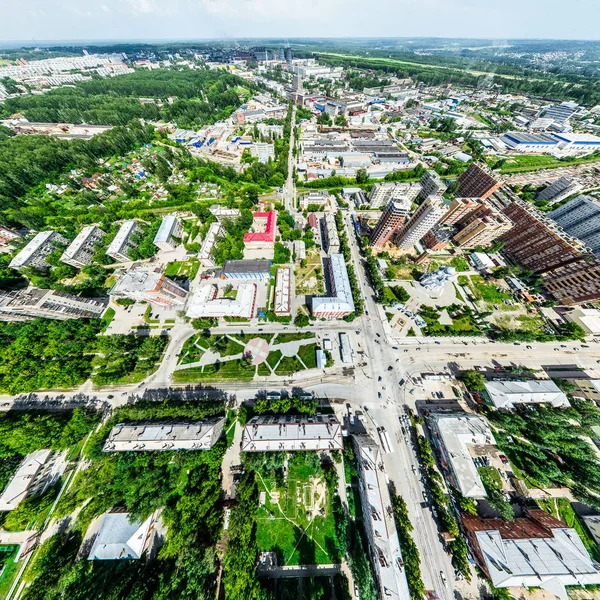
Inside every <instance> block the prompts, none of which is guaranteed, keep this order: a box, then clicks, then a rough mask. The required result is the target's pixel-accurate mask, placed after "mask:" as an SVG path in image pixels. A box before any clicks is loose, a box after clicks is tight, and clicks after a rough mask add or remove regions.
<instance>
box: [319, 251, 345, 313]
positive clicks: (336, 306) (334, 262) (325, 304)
mask: <svg viewBox="0 0 600 600" xmlns="http://www.w3.org/2000/svg"><path fill="white" fill-rule="evenodd" d="M323 263H324V265H323V266H324V267H325V271H326V273H327V275H328V284H329V286H328V289H329V292H330V295H329V296H315V297H313V298H312V306H311V311H312V314H313V315H314V316H315V317H316V318H325V319H337V318H341V317H345V316H346V315H349V314H350V313H352V312H354V299H353V298H352V288H351V287H350V279H349V278H348V269H347V268H346V261H345V259H344V255H343V254H332V255H331V256H329V257H327V258H325V259H323Z"/></svg>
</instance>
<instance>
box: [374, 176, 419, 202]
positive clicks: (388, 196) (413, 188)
mask: <svg viewBox="0 0 600 600" xmlns="http://www.w3.org/2000/svg"><path fill="white" fill-rule="evenodd" d="M421 189H422V187H421V184H419V183H402V182H399V181H398V182H395V181H392V182H386V183H376V184H375V185H374V186H373V187H372V188H371V193H370V194H369V208H373V209H375V208H380V207H381V206H387V205H388V204H389V203H390V202H405V201H406V202H408V201H410V202H411V203H412V202H414V201H415V200H416V199H417V197H418V196H419V194H420V193H421Z"/></svg>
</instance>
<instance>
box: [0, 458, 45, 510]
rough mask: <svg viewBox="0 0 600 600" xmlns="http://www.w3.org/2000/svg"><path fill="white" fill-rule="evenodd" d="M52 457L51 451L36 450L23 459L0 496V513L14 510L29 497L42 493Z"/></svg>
mask: <svg viewBox="0 0 600 600" xmlns="http://www.w3.org/2000/svg"><path fill="white" fill-rule="evenodd" d="M51 455H52V451H51V450H46V449H45V450H36V451H35V452H32V453H31V454H28V455H27V456H26V457H25V458H24V459H23V461H22V462H21V464H20V465H19V468H18V469H17V470H16V472H15V474H14V475H13V476H12V477H11V478H10V481H9V482H8V484H7V485H6V487H5V488H4V491H3V492H2V495H0V511H2V512H8V511H10V510H13V509H15V508H17V506H19V504H20V503H21V502H22V501H23V500H25V498H27V496H31V495H33V494H35V493H36V492H39V491H40V488H41V487H43V483H44V482H43V479H44V476H47V475H48V473H47V465H48V462H49V460H50V457H51ZM48 483H49V482H48Z"/></svg>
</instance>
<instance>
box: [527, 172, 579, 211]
mask: <svg viewBox="0 0 600 600" xmlns="http://www.w3.org/2000/svg"><path fill="white" fill-rule="evenodd" d="M582 189H583V186H582V185H581V184H580V183H578V182H577V181H574V180H573V179H569V178H568V177H559V178H558V179H557V180H556V181H553V182H552V183H551V184H550V185H549V186H547V187H545V188H544V189H543V190H542V191H541V192H540V193H539V194H538V195H537V196H536V197H535V199H536V200H546V201H547V202H548V204H549V205H552V204H556V203H558V202H560V201H561V200H564V199H565V198H568V197H569V196H572V195H574V194H577V193H578V192H580V191H581V190H582Z"/></svg>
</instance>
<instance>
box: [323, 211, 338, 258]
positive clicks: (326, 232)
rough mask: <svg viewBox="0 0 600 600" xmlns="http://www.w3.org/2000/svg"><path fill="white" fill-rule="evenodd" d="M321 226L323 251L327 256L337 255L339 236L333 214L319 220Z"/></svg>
mask: <svg viewBox="0 0 600 600" xmlns="http://www.w3.org/2000/svg"><path fill="white" fill-rule="evenodd" d="M321 226H322V236H323V241H324V242H325V244H324V248H325V251H326V252H327V253H328V254H337V253H338V252H339V251H340V236H339V235H338V230H337V225H336V223H335V216H334V215H333V213H327V214H326V215H325V216H324V217H323V219H321Z"/></svg>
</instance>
